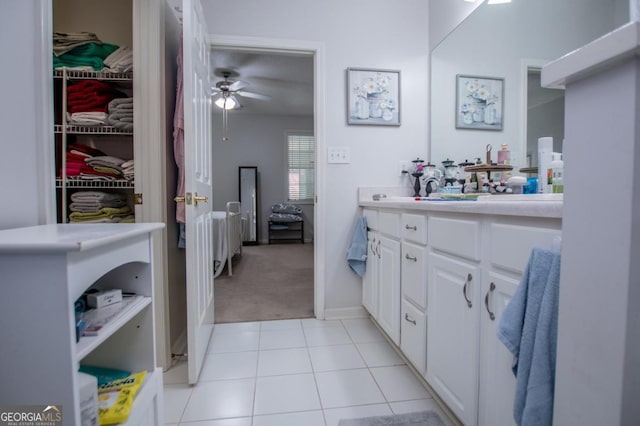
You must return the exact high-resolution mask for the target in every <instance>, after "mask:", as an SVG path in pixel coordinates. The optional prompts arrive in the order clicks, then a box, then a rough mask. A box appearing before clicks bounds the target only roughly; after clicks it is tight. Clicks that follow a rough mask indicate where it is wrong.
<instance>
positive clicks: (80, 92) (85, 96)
mask: <svg viewBox="0 0 640 426" xmlns="http://www.w3.org/2000/svg"><path fill="white" fill-rule="evenodd" d="M125 97H127V95H126V94H125V93H123V92H122V91H120V90H118V89H116V88H115V87H113V86H111V85H109V84H107V83H105V82H103V81H98V80H82V81H79V82H77V83H74V84H70V85H69V86H67V112H68V113H71V114H73V113H78V112H102V113H107V112H108V108H109V102H111V101H112V100H113V99H116V98H125Z"/></svg>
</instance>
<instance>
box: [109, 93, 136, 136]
mask: <svg viewBox="0 0 640 426" xmlns="http://www.w3.org/2000/svg"><path fill="white" fill-rule="evenodd" d="M107 109H108V111H109V118H108V120H109V124H110V125H112V126H113V127H116V128H118V129H123V130H133V98H116V99H113V100H112V101H110V102H109V105H108V107H107Z"/></svg>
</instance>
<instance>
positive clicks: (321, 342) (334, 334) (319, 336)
mask: <svg viewBox="0 0 640 426" xmlns="http://www.w3.org/2000/svg"><path fill="white" fill-rule="evenodd" d="M304 336H305V339H306V340H307V346H309V347H311V346H328V345H344V344H347V343H352V342H351V338H350V337H349V335H348V334H347V332H346V330H345V329H344V328H342V327H316V328H307V329H305V330H304Z"/></svg>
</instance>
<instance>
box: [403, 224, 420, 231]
mask: <svg viewBox="0 0 640 426" xmlns="http://www.w3.org/2000/svg"><path fill="white" fill-rule="evenodd" d="M404 229H411V230H413V231H417V230H418V225H413V226H409V225H405V226H404Z"/></svg>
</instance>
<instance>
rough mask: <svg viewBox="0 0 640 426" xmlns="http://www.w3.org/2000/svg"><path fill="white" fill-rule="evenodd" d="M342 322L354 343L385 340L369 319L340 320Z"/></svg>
mask: <svg viewBox="0 0 640 426" xmlns="http://www.w3.org/2000/svg"><path fill="white" fill-rule="evenodd" d="M342 324H344V328H346V329H347V333H349V336H351V340H353V342H354V343H367V342H384V341H385V338H384V336H383V335H382V333H380V330H378V328H377V327H376V326H375V325H373V323H372V322H371V320H369V319H351V320H342Z"/></svg>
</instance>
